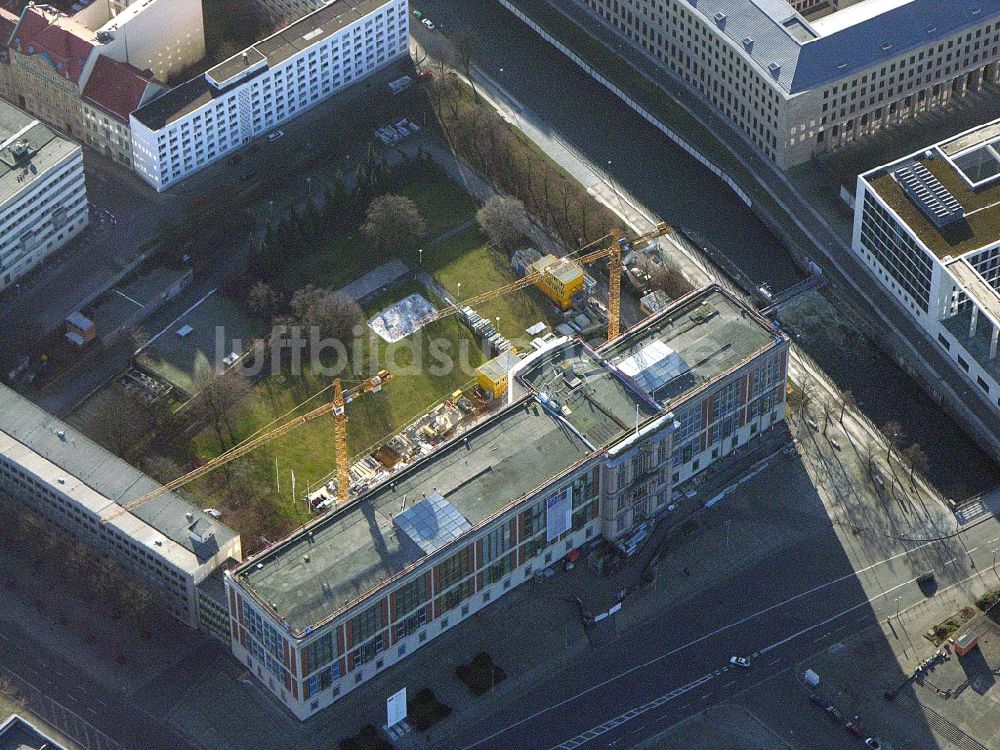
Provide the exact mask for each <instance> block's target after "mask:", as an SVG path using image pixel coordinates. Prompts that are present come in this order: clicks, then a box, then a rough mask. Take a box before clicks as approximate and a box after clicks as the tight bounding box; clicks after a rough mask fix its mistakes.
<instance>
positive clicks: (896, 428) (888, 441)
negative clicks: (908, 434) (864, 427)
mask: <svg viewBox="0 0 1000 750" xmlns="http://www.w3.org/2000/svg"><path fill="white" fill-rule="evenodd" d="M882 436H883V437H884V438H885V447H886V452H885V457H886V460H888V459H890V458H892V449H893V447H895V446H896V444H897V443H899V440H900V438H901V437H903V426H902V425H901V424H900V423H899V422H896V421H895V420H892V421H889V422H886V423H885V424H884V425H882Z"/></svg>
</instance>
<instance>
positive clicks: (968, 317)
mask: <svg viewBox="0 0 1000 750" xmlns="http://www.w3.org/2000/svg"><path fill="white" fill-rule="evenodd" d="M998 146H1000V120H997V121H994V122H992V123H987V124H986V125H983V126H980V127H977V128H973V129H971V130H969V131H966V132H964V133H961V134H960V135H957V136H955V137H953V138H949V139H947V140H945V141H942V142H940V143H937V144H935V145H933V146H931V147H930V148H927V149H924V150H921V151H918V152H916V153H914V154H911V155H910V156H907V157H904V158H903V159H900V160H899V161H896V162H894V163H892V164H889V165H886V166H883V167H878V168H876V169H873V170H870V171H869V172H866V173H864V174H862V175H860V176H859V177H858V181H857V192H856V195H855V210H854V235H853V240H852V248H853V250H854V252H855V254H856V255H857V257H858V258H859V259H860V260H861V262H862V263H863V264H864V265H865V266H866V267H867V268H868V269H869V270H870V271H871V272H872V274H873V275H874V276H875V277H876V278H877V279H878V280H879V282H880V283H881V284H882V286H883V287H884V288H885V290H886V291H887V292H888V293H889V294H890V295H891V296H892V297H893V299H895V300H896V301H897V302H898V303H899V304H900V305H901V306H902V307H904V308H905V309H906V310H907V312H908V313H909V314H910V315H912V316H913V318H914V319H915V320H916V321H917V322H918V323H919V325H920V326H921V328H923V330H924V331H925V332H926V333H927V334H928V336H929V337H930V338H931V339H932V340H933V341H934V342H935V343H936V345H937V346H939V347H941V349H942V350H943V351H944V352H945V353H946V354H947V355H948V356H949V357H950V358H951V359H952V360H953V361H954V362H955V363H956V364H957V365H958V368H959V369H961V371H962V372H964V373H965V376H966V377H967V378H968V379H969V381H970V382H971V383H973V384H974V385H975V388H974V390H976V391H977V392H979V393H981V394H982V395H983V397H984V398H985V399H986V400H987V401H988V402H989V403H990V405H991V406H992V407H993V408H994V409H996V410H998V411H1000V361H998V359H997V341H998V337H1000V157H998V156H997V147H998Z"/></svg>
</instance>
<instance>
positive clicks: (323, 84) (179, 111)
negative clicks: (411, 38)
mask: <svg viewBox="0 0 1000 750" xmlns="http://www.w3.org/2000/svg"><path fill="white" fill-rule="evenodd" d="M408 30H409V22H408V19H407V3H406V2H405V0H337V2H335V3H331V4H329V5H326V6H324V7H322V8H320V9H319V10H317V11H315V12H313V13H311V14H309V15H308V16H306V17H304V18H302V19H300V20H299V21H296V22H295V23H293V24H291V25H290V26H288V27H286V28H284V29H283V30H281V31H280V32H278V33H277V34H274V35H273V36H270V37H268V38H267V39H264V40H263V41H261V42H258V43H257V44H254V45H253V46H252V47H248V48H247V49H245V50H243V52H241V53H239V54H238V55H234V56H233V57H231V58H229V59H228V60H226V61H225V62H222V63H220V64H219V65H217V66H215V67H214V68H212V69H211V70H209V71H208V72H206V73H205V74H204V75H201V76H198V77H197V78H194V79H192V80H190V81H187V82H186V83H184V84H181V85H180V86H178V87H176V88H174V89H171V90H170V91H168V92H167V93H165V94H164V95H162V96H160V97H159V98H157V99H155V100H153V101H152V102H150V103H149V104H146V105H144V106H142V107H140V108H139V109H138V110H136V111H135V112H134V113H132V116H131V118H130V122H131V129H132V149H133V165H134V168H135V170H136V172H137V173H138V174H139V175H140V176H141V177H142V178H143V179H145V180H146V181H147V182H148V183H149V184H150V185H152V186H153V187H155V188H156V189H157V190H163V189H164V188H167V187H169V186H170V185H173V184H175V183H176V182H177V181H178V180H181V179H183V178H184V177H186V176H188V175H190V174H191V173H193V172H196V171H198V170H199V169H201V168H203V167H204V166H206V165H208V164H211V163H212V162H213V161H215V160H217V159H219V158H221V157H222V156H224V155H225V154H227V153H229V152H231V151H235V150H236V149H238V148H241V147H242V146H245V145H246V144H247V143H249V142H250V141H251V140H253V139H254V138H256V137H258V136H261V135H263V134H264V133H267V132H268V131H269V130H271V129H273V128H274V127H275V126H277V125H280V124H281V123H283V122H285V121H286V120H290V119H291V118H293V117H296V116H297V115H299V114H301V113H302V112H304V111H305V110H307V109H309V108H310V107H312V106H313V105H315V104H316V103H317V102H319V101H322V100H323V99H326V98H327V97H329V96H331V95H333V94H335V93H336V92H338V91H340V90H341V89H343V88H344V87H346V86H349V85H350V84H352V83H354V82H356V81H358V80H360V79H362V78H364V77H365V76H367V75H369V74H370V73H372V72H373V71H375V70H378V69H379V68H381V67H383V66H384V65H386V64H388V63H390V62H392V61H394V60H396V59H398V58H400V57H402V56H403V55H405V54H407V51H408Z"/></svg>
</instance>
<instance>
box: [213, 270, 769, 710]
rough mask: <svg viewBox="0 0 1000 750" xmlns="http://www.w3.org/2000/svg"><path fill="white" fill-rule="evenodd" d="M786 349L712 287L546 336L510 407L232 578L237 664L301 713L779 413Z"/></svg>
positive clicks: (658, 494) (633, 516)
mask: <svg viewBox="0 0 1000 750" xmlns="http://www.w3.org/2000/svg"><path fill="white" fill-rule="evenodd" d="M787 354H788V339H787V338H786V337H785V336H784V335H782V334H781V333H780V332H778V331H776V330H775V329H774V328H773V327H772V326H771V324H770V323H769V322H768V321H766V320H765V319H764V318H762V317H760V316H759V315H758V314H756V313H755V312H753V311H752V310H750V309H748V308H746V307H745V306H743V305H742V304H741V303H740V302H739V301H738V300H736V299H735V298H733V297H732V296H730V295H729V294H728V293H727V292H725V291H724V290H723V289H721V288H719V287H718V286H710V287H706V288H705V289H702V290H700V291H697V292H693V293H691V294H689V295H687V296H686V297H684V298H682V299H680V300H677V301H676V302H675V303H674V304H672V305H670V306H668V307H667V308H666V309H664V310H662V311H661V312H659V313H658V314H656V315H655V316H653V317H650V318H648V319H647V320H645V321H644V322H642V323H641V324H640V325H639V326H637V327H636V328H633V329H632V330H631V331H629V332H627V333H626V334H624V335H623V336H621V337H619V338H618V339H617V340H615V341H614V342H612V343H610V344H608V345H605V346H604V347H603V348H601V349H598V350H595V349H592V348H591V347H589V346H587V345H586V344H584V343H582V342H581V341H578V340H575V339H569V338H562V339H557V340H555V341H553V342H550V343H549V344H548V345H547V346H546V347H545V348H543V349H541V350H539V351H537V352H534V353H532V354H531V355H530V356H528V357H527V358H526V359H524V360H522V361H521V362H520V363H519V364H517V365H516V367H515V368H514V369H513V370H512V372H511V373H510V378H509V390H508V400H509V402H508V404H507V405H506V406H505V407H504V408H503V409H502V410H501V411H500V412H499V413H497V414H495V415H494V416H492V417H491V418H489V419H488V420H486V421H485V422H483V423H482V424H480V425H478V426H476V427H474V428H472V429H471V430H469V431H468V432H466V433H464V434H463V435H462V436H460V437H458V438H455V439H454V440H453V441H452V442H451V443H449V444H446V445H444V446H443V447H441V448H440V449H439V450H437V451H435V452H434V453H432V454H430V455H429V456H427V457H425V458H423V459H421V460H419V461H417V462H416V463H414V464H413V465H412V466H411V467H409V468H408V469H406V470H404V471H402V472H401V473H399V474H398V475H396V476H394V477H393V478H392V480H391V481H389V482H387V483H385V484H383V485H382V486H380V487H377V488H375V489H373V490H372V491H370V492H368V493H366V494H365V495H363V496H361V497H360V498H358V499H357V500H355V501H353V502H351V503H349V504H347V505H345V506H343V507H341V508H339V509H336V510H334V511H332V512H330V513H328V514H327V515H325V516H323V517H321V518H318V519H316V520H315V521H313V522H312V523H310V524H308V525H307V526H305V527H304V528H303V529H301V530H300V531H298V532H296V533H295V534H294V535H293V536H291V537H289V538H287V539H285V540H284V541H282V542H280V543H278V544H276V545H274V546H272V547H271V548H270V549H268V550H266V551H265V552H263V553H261V554H259V555H257V556H256V557H254V558H251V559H250V560H248V561H246V562H245V563H244V564H242V565H241V566H239V567H238V568H237V569H235V570H234V571H232V572H231V573H228V574H227V575H226V585H227V588H228V604H229V609H230V628H231V636H232V649H233V653H234V655H235V656H236V657H237V658H238V659H239V660H240V661H242V662H243V663H245V664H246V665H247V667H248V668H249V669H250V671H251V672H252V673H253V674H254V675H256V676H257V678H258V679H260V680H261V682H262V683H263V684H264V685H266V686H267V687H268V689H269V690H271V691H272V692H273V693H274V694H275V695H276V696H277V697H278V698H279V699H280V700H281V701H282V702H283V703H284V704H285V705H286V706H287V707H288V708H289V710H291V711H292V712H293V713H294V714H295V715H296V716H298V717H299V718H300V719H305V718H307V717H309V716H312V715H313V714H315V713H316V712H317V711H320V710H321V709H323V708H324V707H326V706H329V705H330V704H331V703H333V702H334V701H335V700H337V699H338V698H339V697H340V696H343V695H344V694H345V693H347V692H349V691H350V690H353V689H354V688H356V687H357V686H358V685H361V684H363V683H364V682H365V681H366V680H368V679H370V678H371V677H373V676H374V675H376V674H378V673H379V672H381V671H382V670H383V669H386V668H388V667H389V666H391V665H392V664H394V663H395V662H397V661H399V660H400V659H402V658H404V657H405V656H406V655H407V654H409V653H412V652H413V651H414V650H416V649H417V648H419V647H420V646H422V645H423V644H424V643H426V642H427V641H429V640H430V639H432V638H434V637H435V636H437V635H438V634H440V633H441V632H442V631H444V630H447V629H448V628H451V627H456V626H458V625H459V624H460V623H461V622H462V620H464V619H466V618H467V617H469V616H470V615H472V614H473V613H475V612H476V611H477V610H479V609H481V608H483V607H485V606H487V605H488V604H489V603H490V602H491V601H493V600H495V599H497V598H498V597H500V596H502V595H503V594H505V593H506V592H507V591H509V590H510V589H512V588H513V587H515V586H518V585H519V584H521V583H523V582H524V581H526V580H529V579H530V578H531V577H532V576H533V575H534V574H535V573H537V572H538V571H540V570H542V569H544V568H545V567H547V566H549V565H551V564H553V563H555V562H556V561H558V560H559V559H560V558H562V557H563V556H565V555H566V554H567V553H568V552H570V551H571V550H573V549H575V548H577V547H580V546H581V545H583V544H584V543H586V542H587V541H588V540H591V539H595V538H596V537H598V536H604V537H606V538H608V539H610V540H616V541H625V540H628V539H630V538H631V537H632V536H633V535H634V534H635V533H636V531H637V529H640V528H642V525H643V524H648V523H651V522H652V521H653V520H655V518H656V517H657V516H658V515H659V514H660V513H662V512H665V511H666V508H667V506H668V504H669V503H670V498H671V495H672V492H673V487H674V485H676V484H677V483H679V482H683V481H684V480H686V479H688V478H689V477H691V476H693V475H694V474H696V473H698V472H699V471H702V470H704V469H705V468H706V467H708V466H709V465H710V464H712V463H713V462H714V461H716V460H719V459H720V458H722V457H723V456H725V455H727V454H728V453H730V452H732V451H733V450H734V449H735V448H736V447H737V446H739V445H743V444H745V443H746V442H748V441H750V440H752V439H753V437H754V436H755V435H756V434H758V433H759V432H761V431H762V430H765V429H767V428H768V427H770V426H771V425H773V424H775V423H776V422H778V421H780V420H781V419H782V418H783V416H784V407H785V402H784V394H785V383H786V369H787V368H786V365H787Z"/></svg>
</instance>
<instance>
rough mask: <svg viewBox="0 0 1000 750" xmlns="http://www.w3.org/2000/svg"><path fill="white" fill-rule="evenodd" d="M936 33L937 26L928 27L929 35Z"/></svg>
mask: <svg viewBox="0 0 1000 750" xmlns="http://www.w3.org/2000/svg"><path fill="white" fill-rule="evenodd" d="M936 31H937V26H928V27H927V33H928V34H933V33H934V32H936Z"/></svg>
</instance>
